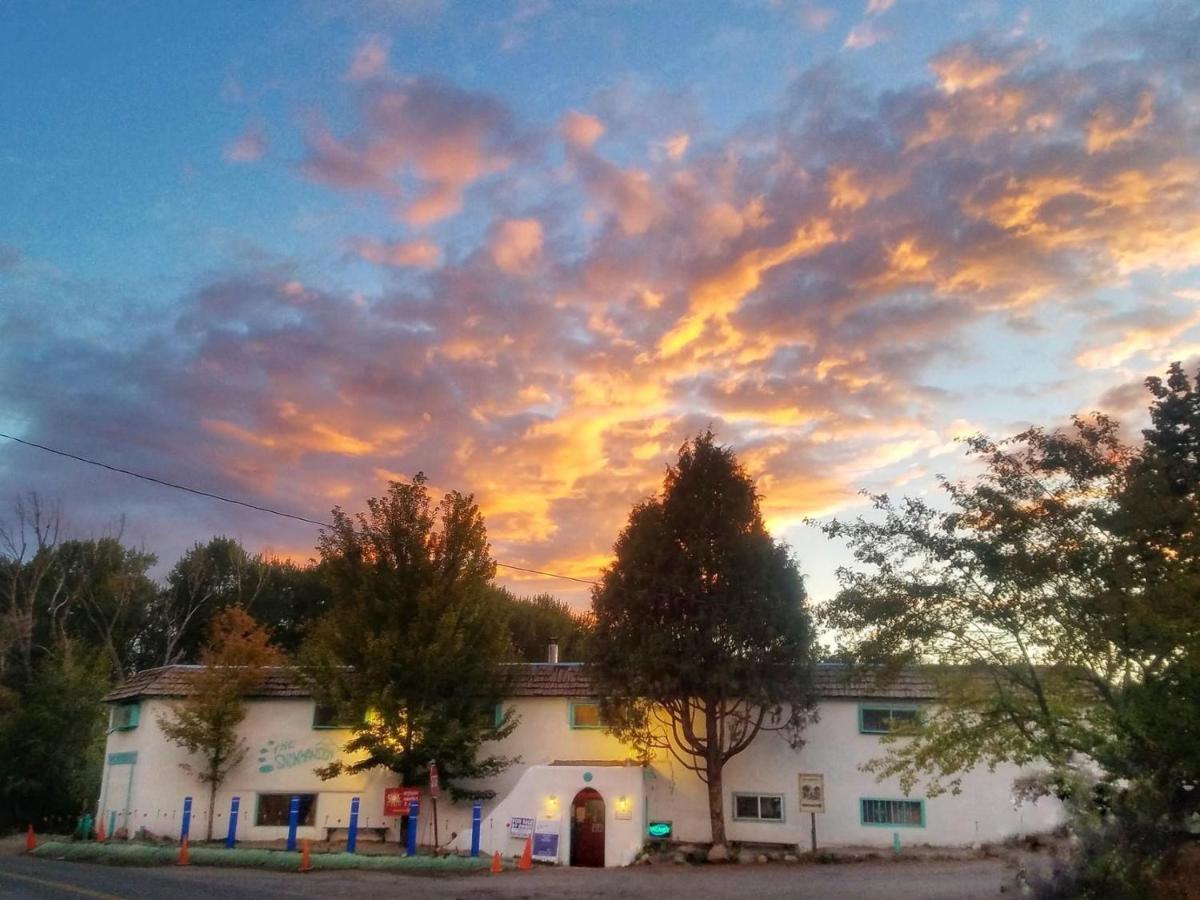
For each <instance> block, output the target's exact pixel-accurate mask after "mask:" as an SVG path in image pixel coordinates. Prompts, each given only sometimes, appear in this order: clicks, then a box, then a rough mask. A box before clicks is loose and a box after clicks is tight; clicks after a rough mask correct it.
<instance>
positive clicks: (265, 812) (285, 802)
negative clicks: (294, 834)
mask: <svg viewBox="0 0 1200 900" xmlns="http://www.w3.org/2000/svg"><path fill="white" fill-rule="evenodd" d="M293 797H299V798H300V824H301V825H312V824H313V823H314V822H316V820H317V795H316V794H259V795H258V812H257V814H256V815H255V816H254V824H255V825H282V826H284V827H285V828H286V827H287V825H288V816H289V815H290V814H291V809H292V798H293Z"/></svg>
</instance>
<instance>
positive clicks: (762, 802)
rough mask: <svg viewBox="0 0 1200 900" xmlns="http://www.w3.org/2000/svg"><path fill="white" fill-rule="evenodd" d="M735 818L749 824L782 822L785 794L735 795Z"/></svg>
mask: <svg viewBox="0 0 1200 900" xmlns="http://www.w3.org/2000/svg"><path fill="white" fill-rule="evenodd" d="M733 818H734V819H738V820H744V821H749V822H782V821H783V794H734V795H733Z"/></svg>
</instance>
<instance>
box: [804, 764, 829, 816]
mask: <svg viewBox="0 0 1200 900" xmlns="http://www.w3.org/2000/svg"><path fill="white" fill-rule="evenodd" d="M800 812H802V813H823V812H825V776H824V775H815V774H805V773H803V772H801V773H800Z"/></svg>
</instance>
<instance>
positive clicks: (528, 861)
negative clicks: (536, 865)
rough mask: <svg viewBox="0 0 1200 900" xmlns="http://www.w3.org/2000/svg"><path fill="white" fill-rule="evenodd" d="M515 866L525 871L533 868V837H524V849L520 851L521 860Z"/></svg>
mask: <svg viewBox="0 0 1200 900" xmlns="http://www.w3.org/2000/svg"><path fill="white" fill-rule="evenodd" d="M517 868H518V869H520V870H521V871H522V872H527V871H529V870H530V869H532V868H533V838H525V849H524V850H522V851H521V861H520V862H519V863H517Z"/></svg>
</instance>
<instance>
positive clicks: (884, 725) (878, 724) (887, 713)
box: [858, 704, 921, 734]
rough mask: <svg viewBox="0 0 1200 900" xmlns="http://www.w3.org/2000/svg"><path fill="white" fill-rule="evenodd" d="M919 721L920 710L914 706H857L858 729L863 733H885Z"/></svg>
mask: <svg viewBox="0 0 1200 900" xmlns="http://www.w3.org/2000/svg"><path fill="white" fill-rule="evenodd" d="M920 721H921V711H920V709H918V708H917V707H915V706H888V705H882V706H877V705H874V704H872V705H870V706H860V707H859V708H858V730H859V731H860V732H861V733H863V734H887V733H888V732H889V731H893V730H894V729H896V728H907V727H908V726H910V725H916V724H918V723H919V722H920Z"/></svg>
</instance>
